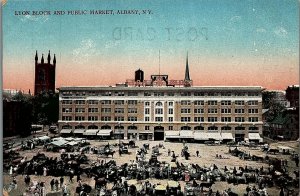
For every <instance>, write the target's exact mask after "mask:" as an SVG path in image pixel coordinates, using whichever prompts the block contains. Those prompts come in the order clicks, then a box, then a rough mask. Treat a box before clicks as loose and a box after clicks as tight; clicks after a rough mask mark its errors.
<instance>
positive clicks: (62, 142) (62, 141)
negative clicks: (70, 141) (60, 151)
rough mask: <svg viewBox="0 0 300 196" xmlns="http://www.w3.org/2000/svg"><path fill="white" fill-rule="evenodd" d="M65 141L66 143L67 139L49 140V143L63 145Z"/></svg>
mask: <svg viewBox="0 0 300 196" xmlns="http://www.w3.org/2000/svg"><path fill="white" fill-rule="evenodd" d="M66 143H67V141H65V140H57V141H53V142H51V144H53V145H55V146H63V145H64V144H66Z"/></svg>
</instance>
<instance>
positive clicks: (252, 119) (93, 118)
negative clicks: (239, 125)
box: [62, 116, 258, 122]
mask: <svg viewBox="0 0 300 196" xmlns="http://www.w3.org/2000/svg"><path fill="white" fill-rule="evenodd" d="M191 119H192V118H191V117H181V119H180V120H181V122H191ZM62 120H63V121H71V120H72V117H71V116H62ZM84 120H85V117H84V116H75V121H84ZM114 120H115V121H124V120H125V119H124V117H123V116H116V117H115V119H114ZM144 120H145V121H147V122H149V121H150V117H149V116H146V117H145V118H144ZM173 120H174V119H173V117H168V121H169V122H173ZM220 120H221V122H232V118H231V117H221V118H220ZM234 120H235V121H234V122H245V118H244V117H235V118H234ZM88 121H98V116H89V117H88ZM101 121H111V117H110V116H102V117H101ZM127 121H137V117H136V116H128V118H127ZM207 121H208V122H218V117H207ZM155 122H163V117H161V116H156V117H155ZM194 122H204V117H194ZM248 122H258V117H249V118H248Z"/></svg>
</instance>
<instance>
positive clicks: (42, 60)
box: [41, 54, 44, 64]
mask: <svg viewBox="0 0 300 196" xmlns="http://www.w3.org/2000/svg"><path fill="white" fill-rule="evenodd" d="M41 63H42V64H44V54H42V59H41Z"/></svg>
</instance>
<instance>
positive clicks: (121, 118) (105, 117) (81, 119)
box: [62, 116, 137, 121]
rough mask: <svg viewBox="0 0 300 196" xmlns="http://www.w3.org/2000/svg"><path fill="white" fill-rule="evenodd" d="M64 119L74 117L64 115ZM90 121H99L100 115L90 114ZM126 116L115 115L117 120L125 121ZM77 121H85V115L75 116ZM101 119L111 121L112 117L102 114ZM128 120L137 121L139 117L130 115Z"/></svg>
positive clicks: (70, 119) (69, 119) (67, 119)
mask: <svg viewBox="0 0 300 196" xmlns="http://www.w3.org/2000/svg"><path fill="white" fill-rule="evenodd" d="M62 120H63V121H72V117H71V116H63V117H62ZM87 120H88V121H98V116H89V117H88V119H87ZM124 120H125V119H124V117H123V116H116V117H115V121H124ZM75 121H85V117H84V116H75ZM101 121H111V117H110V116H102V117H101ZM127 121H137V117H136V116H128V118H127Z"/></svg>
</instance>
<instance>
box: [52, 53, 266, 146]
mask: <svg viewBox="0 0 300 196" xmlns="http://www.w3.org/2000/svg"><path fill="white" fill-rule="evenodd" d="M192 84H193V81H192V80H191V79H190V74H189V65H188V58H187V59H186V69H185V77H184V79H183V80H169V79H168V75H161V74H158V75H151V79H150V80H145V79H144V72H143V71H142V70H140V69H139V70H137V71H136V72H135V79H132V80H127V81H126V82H125V83H124V84H119V85H116V86H113V87H112V86H106V87H61V88H59V122H58V123H59V130H60V133H62V134H72V133H73V134H79V135H80V134H82V135H86V136H100V137H102V136H103V137H104V136H111V137H114V138H124V139H141V140H191V141H195V140H199V141H205V140H210V139H213V140H219V141H220V140H223V141H224V140H237V141H240V140H256V141H261V140H262V138H261V137H260V135H261V134H262V124H263V123H262V90H263V88H262V87H255V86H249V87H242V86H240V87H237V86H236V87H230V86H199V87H196V86H195V87H194V86H193V85H192Z"/></svg>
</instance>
